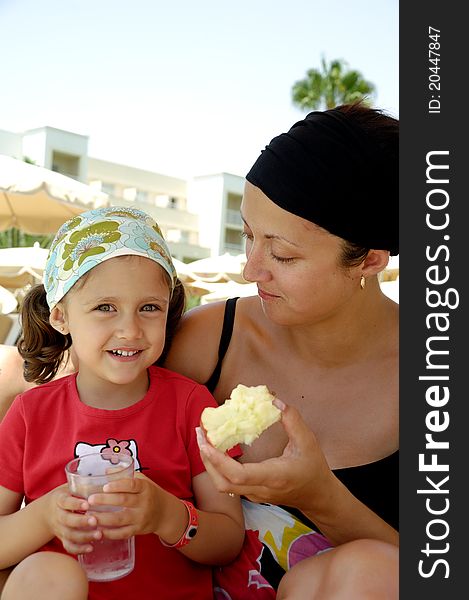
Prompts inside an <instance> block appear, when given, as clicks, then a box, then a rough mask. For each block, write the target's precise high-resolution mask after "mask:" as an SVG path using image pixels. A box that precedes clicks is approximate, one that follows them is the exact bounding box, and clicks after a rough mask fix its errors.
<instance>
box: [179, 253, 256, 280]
mask: <svg viewBox="0 0 469 600" xmlns="http://www.w3.org/2000/svg"><path fill="white" fill-rule="evenodd" d="M245 264H246V255H245V254H244V253H243V254H238V255H236V256H234V255H233V254H229V253H228V252H226V253H225V254H222V255H220V256H209V257H207V258H201V259H200V260H195V261H193V262H190V263H188V265H187V266H188V267H189V269H190V270H191V271H192V273H193V274H194V275H195V276H196V279H200V280H202V281H212V282H216V281H230V280H231V281H236V282H238V283H245V281H244V279H243V275H242V273H243V268H244V265H245Z"/></svg>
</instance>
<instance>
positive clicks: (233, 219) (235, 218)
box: [225, 208, 243, 227]
mask: <svg viewBox="0 0 469 600" xmlns="http://www.w3.org/2000/svg"><path fill="white" fill-rule="evenodd" d="M225 222H226V224H227V225H238V226H239V227H242V226H243V219H242V218H241V215H240V214H239V210H233V209H232V208H228V209H227V211H226V216H225Z"/></svg>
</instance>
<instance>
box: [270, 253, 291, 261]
mask: <svg viewBox="0 0 469 600" xmlns="http://www.w3.org/2000/svg"><path fill="white" fill-rule="evenodd" d="M270 255H271V257H272V258H273V259H274V260H276V261H277V262H279V263H283V264H285V263H290V262H293V261H294V260H295V259H294V258H293V257H290V256H289V257H283V256H277V255H276V254H274V253H273V252H271V253H270Z"/></svg>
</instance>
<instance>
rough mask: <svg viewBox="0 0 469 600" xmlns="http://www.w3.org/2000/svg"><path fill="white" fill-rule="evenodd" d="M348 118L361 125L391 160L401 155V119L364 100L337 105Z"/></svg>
mask: <svg viewBox="0 0 469 600" xmlns="http://www.w3.org/2000/svg"><path fill="white" fill-rule="evenodd" d="M336 110H338V111H340V112H341V113H343V114H344V115H346V116H347V118H348V119H349V120H350V121H352V122H353V123H355V124H356V125H357V126H358V127H360V128H361V129H362V130H363V131H365V133H366V134H367V135H368V136H369V137H370V139H372V140H373V141H374V143H375V144H376V146H377V147H378V148H379V149H380V150H381V152H383V154H384V155H386V156H387V157H388V159H389V160H390V161H391V160H395V161H397V160H398V156H399V121H398V119H395V118H394V117H391V116H390V115H387V114H386V113H385V112H384V111H383V110H381V109H378V108H370V107H369V106H367V105H366V104H365V103H364V101H363V100H360V101H358V102H354V103H352V104H342V105H340V106H337V107H336Z"/></svg>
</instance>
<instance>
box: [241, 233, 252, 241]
mask: <svg viewBox="0 0 469 600" xmlns="http://www.w3.org/2000/svg"><path fill="white" fill-rule="evenodd" d="M241 237H242V238H244V239H245V240H252V234H251V233H248V232H247V231H242V232H241Z"/></svg>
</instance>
